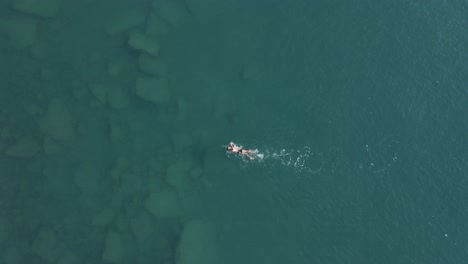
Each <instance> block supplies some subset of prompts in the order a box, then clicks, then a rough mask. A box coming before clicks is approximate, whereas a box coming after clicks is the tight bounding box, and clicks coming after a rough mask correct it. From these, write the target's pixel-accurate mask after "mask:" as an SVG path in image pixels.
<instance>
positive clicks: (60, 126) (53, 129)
mask: <svg viewBox="0 0 468 264" xmlns="http://www.w3.org/2000/svg"><path fill="white" fill-rule="evenodd" d="M39 128H40V129H41V131H42V133H44V134H46V135H48V136H50V137H51V138H53V139H55V140H59V141H68V140H72V139H74V138H75V128H74V124H73V118H72V116H71V114H70V112H69V111H68V108H67V106H66V105H65V103H64V102H62V100H60V99H57V98H55V99H52V100H51V101H50V103H49V106H48V109H47V113H46V115H45V116H44V118H43V119H42V120H40V121H39Z"/></svg>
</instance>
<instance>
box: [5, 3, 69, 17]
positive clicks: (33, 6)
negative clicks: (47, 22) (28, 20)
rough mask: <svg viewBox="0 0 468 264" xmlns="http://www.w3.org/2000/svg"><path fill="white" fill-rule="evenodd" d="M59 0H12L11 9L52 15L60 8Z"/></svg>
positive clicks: (42, 15)
mask: <svg viewBox="0 0 468 264" xmlns="http://www.w3.org/2000/svg"><path fill="white" fill-rule="evenodd" d="M60 3H61V0H14V1H13V9H15V10H16V11H20V12H23V13H27V14H32V15H37V16H41V17H54V16H55V15H57V12H58V11H59V9H60Z"/></svg>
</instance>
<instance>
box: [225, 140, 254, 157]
mask: <svg viewBox="0 0 468 264" xmlns="http://www.w3.org/2000/svg"><path fill="white" fill-rule="evenodd" d="M226 150H227V151H229V152H232V153H235V154H237V155H239V156H242V155H244V156H246V157H248V158H249V159H251V160H253V159H254V155H256V154H257V150H250V149H243V148H242V146H237V145H236V144H234V142H229V145H227V146H226Z"/></svg>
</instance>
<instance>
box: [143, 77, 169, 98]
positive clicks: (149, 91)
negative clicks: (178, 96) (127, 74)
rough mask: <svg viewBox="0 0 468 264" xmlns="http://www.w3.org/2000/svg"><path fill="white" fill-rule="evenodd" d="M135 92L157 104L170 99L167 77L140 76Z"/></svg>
mask: <svg viewBox="0 0 468 264" xmlns="http://www.w3.org/2000/svg"><path fill="white" fill-rule="evenodd" d="M135 93H136V95H137V96H138V97H140V98H142V99H144V100H146V101H149V102H152V103H155V104H164V103H167V102H169V99H170V93H169V83H168V81H167V80H166V79H158V78H147V77H141V78H138V79H137V80H136V88H135Z"/></svg>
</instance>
